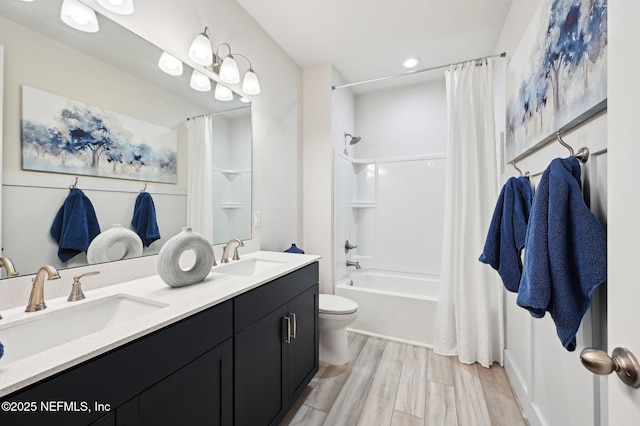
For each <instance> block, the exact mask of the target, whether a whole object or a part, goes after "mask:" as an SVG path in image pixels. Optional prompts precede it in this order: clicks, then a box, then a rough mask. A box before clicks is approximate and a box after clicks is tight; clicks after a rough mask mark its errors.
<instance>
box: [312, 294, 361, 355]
mask: <svg viewBox="0 0 640 426" xmlns="http://www.w3.org/2000/svg"><path fill="white" fill-rule="evenodd" d="M318 310H319V316H320V320H319V322H318V328H319V329H320V362H321V363H323V364H328V365H341V364H346V363H347V362H349V346H348V339H347V326H348V325H349V324H351V323H352V322H353V321H354V320H355V319H356V318H357V317H358V304H357V303H356V302H354V301H353V300H350V299H347V298H346V297H342V296H335V295H333V294H320V296H319V301H318Z"/></svg>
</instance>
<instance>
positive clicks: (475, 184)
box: [434, 59, 504, 367]
mask: <svg viewBox="0 0 640 426" xmlns="http://www.w3.org/2000/svg"><path fill="white" fill-rule="evenodd" d="M445 76H446V89H447V113H448V139H447V146H448V148H447V151H448V165H447V176H446V193H445V194H446V195H445V222H444V234H443V253H442V275H441V287H440V294H439V300H438V307H437V313H436V322H435V339H434V340H435V341H434V351H435V352H436V353H438V354H441V355H457V356H458V358H459V359H460V361H461V362H463V363H466V364H473V363H474V362H479V363H480V364H482V365H483V366H485V367H489V366H490V365H491V364H492V363H493V362H494V361H497V362H499V363H500V364H501V365H502V362H503V359H502V353H503V348H504V326H503V302H502V286H501V285H500V282H499V280H498V279H497V274H496V273H495V271H494V270H493V269H491V268H489V267H487V265H484V264H482V263H481V262H479V261H478V257H479V256H480V254H481V253H482V249H483V246H484V241H485V238H486V235H487V229H488V227H489V222H490V221H491V216H492V213H493V208H494V207H495V202H496V199H497V190H498V188H497V170H496V142H495V141H496V137H495V125H494V110H493V61H492V60H491V59H489V60H488V61H484V62H483V63H482V65H478V64H477V63H476V62H475V61H471V62H467V63H465V64H459V65H455V66H454V65H452V66H450V67H449V69H448V70H447V71H446V72H445Z"/></svg>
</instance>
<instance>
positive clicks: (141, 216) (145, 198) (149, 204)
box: [131, 192, 160, 247]
mask: <svg viewBox="0 0 640 426" xmlns="http://www.w3.org/2000/svg"><path fill="white" fill-rule="evenodd" d="M131 226H132V227H133V229H134V230H135V231H136V234H138V236H139V237H140V239H141V240H142V244H143V245H144V246H145V247H149V246H150V245H151V243H153V242H154V241H156V240H159V239H160V230H159V229H158V222H157V221H156V207H155V205H154V204H153V198H151V194H149V193H148V192H141V193H140V195H138V197H137V198H136V204H135V207H134V208H133V218H132V219H131Z"/></svg>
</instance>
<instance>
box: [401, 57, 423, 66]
mask: <svg viewBox="0 0 640 426" xmlns="http://www.w3.org/2000/svg"><path fill="white" fill-rule="evenodd" d="M419 63H420V58H409V59H406V60H405V61H404V62H403V63H402V66H403V67H405V68H414V67H416V66H418V64H419Z"/></svg>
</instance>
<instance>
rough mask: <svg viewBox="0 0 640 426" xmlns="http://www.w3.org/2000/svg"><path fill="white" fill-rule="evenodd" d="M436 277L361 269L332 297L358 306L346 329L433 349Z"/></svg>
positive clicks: (339, 286) (339, 284) (350, 276)
mask: <svg viewBox="0 0 640 426" xmlns="http://www.w3.org/2000/svg"><path fill="white" fill-rule="evenodd" d="M438 288H439V279H438V277H434V276H428V275H422V274H408V273H398V272H384V271H373V270H361V271H357V272H352V273H351V274H349V275H348V276H347V277H346V278H345V279H343V280H342V281H341V282H340V283H338V285H337V286H336V290H335V291H336V294H337V295H340V296H344V297H346V298H349V299H351V300H353V301H355V302H356V303H357V304H358V307H359V309H358V312H359V314H358V318H357V319H356V320H355V321H354V322H353V324H351V326H350V327H349V329H350V330H353V331H356V332H360V333H365V334H369V335H373V336H380V337H385V338H388V339H392V340H397V341H402V342H405V343H412V344H416V345H420V346H426V347H433V324H434V320H435V315H436V304H437V300H438Z"/></svg>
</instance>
